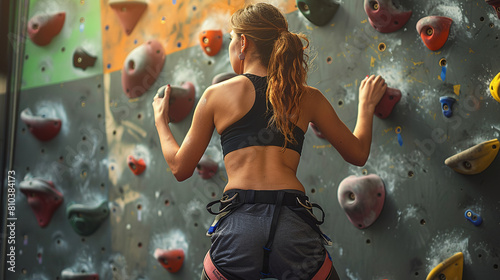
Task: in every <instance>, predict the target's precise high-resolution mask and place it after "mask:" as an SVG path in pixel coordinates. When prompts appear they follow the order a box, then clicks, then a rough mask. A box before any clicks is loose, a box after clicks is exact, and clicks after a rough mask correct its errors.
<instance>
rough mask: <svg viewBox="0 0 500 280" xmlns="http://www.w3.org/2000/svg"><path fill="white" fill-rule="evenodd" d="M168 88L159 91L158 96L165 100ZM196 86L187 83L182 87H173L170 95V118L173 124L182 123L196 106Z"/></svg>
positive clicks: (163, 87)
mask: <svg viewBox="0 0 500 280" xmlns="http://www.w3.org/2000/svg"><path fill="white" fill-rule="evenodd" d="M165 88H166V86H162V87H161V88H159V89H158V92H157V94H158V96H159V97H160V98H163V96H164V94H165ZM194 95H195V90H194V85H193V84H192V83H191V82H185V83H183V84H182V85H181V86H180V87H178V86H172V92H171V93H170V102H169V113H168V117H169V118H170V121H171V122H173V123H177V122H180V121H182V120H183V119H184V118H186V117H187V115H189V113H190V112H191V110H192V109H193V106H194Z"/></svg>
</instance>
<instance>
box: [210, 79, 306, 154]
mask: <svg viewBox="0 0 500 280" xmlns="http://www.w3.org/2000/svg"><path fill="white" fill-rule="evenodd" d="M243 75H244V76H245V77H247V78H248V79H250V81H252V83H253V86H254V87H255V101H254V104H253V106H252V108H251V109H250V111H248V113H246V115H244V116H243V117H242V118H241V119H239V120H238V121H236V122H235V123H233V124H231V125H230V126H229V127H227V128H226V129H225V130H224V131H223V132H222V134H221V138H220V142H221V145H222V153H223V155H224V157H225V156H226V155H227V154H229V153H230V152H232V151H236V150H239V149H243V148H246V147H250V146H279V147H283V144H284V143H285V137H284V135H283V134H282V133H280V132H279V131H278V130H277V129H276V128H275V127H268V123H269V119H270V118H271V116H272V113H273V112H272V109H271V110H270V111H269V112H268V111H267V105H266V90H267V77H259V76H256V75H253V74H243ZM293 136H294V137H295V140H296V141H297V143H296V144H294V143H290V142H288V143H287V144H286V146H285V147H286V148H288V149H292V150H294V151H296V152H298V153H299V154H300V153H301V152H302V145H303V143H304V131H303V130H302V129H300V128H299V127H297V126H295V127H294V129H293Z"/></svg>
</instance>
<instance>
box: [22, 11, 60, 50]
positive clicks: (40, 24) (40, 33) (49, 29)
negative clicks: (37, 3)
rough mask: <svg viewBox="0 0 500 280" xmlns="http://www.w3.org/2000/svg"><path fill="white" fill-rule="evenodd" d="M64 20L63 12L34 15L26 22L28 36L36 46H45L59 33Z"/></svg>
mask: <svg viewBox="0 0 500 280" xmlns="http://www.w3.org/2000/svg"><path fill="white" fill-rule="evenodd" d="M65 20H66V13H65V12H60V13H55V14H41V15H36V16H34V17H32V18H31V19H30V20H29V22H28V36H29V37H30V39H31V41H32V42H33V43H35V44H36V45H38V46H46V45H48V44H50V42H51V41H52V39H53V38H54V37H55V36H57V34H59V32H61V30H62V28H63V25H64V21H65Z"/></svg>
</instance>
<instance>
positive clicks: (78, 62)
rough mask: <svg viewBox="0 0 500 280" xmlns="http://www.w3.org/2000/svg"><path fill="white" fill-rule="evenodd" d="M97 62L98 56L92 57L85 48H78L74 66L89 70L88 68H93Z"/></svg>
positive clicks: (75, 53) (74, 56)
mask: <svg viewBox="0 0 500 280" xmlns="http://www.w3.org/2000/svg"><path fill="white" fill-rule="evenodd" d="M96 60H97V57H96V56H91V55H90V54H88V53H87V52H86V51H85V50H84V49H83V48H80V47H78V48H76V50H75V52H74V53H73V66H75V67H76V68H80V69H82V70H85V69H87V67H92V66H94V64H95V61H96Z"/></svg>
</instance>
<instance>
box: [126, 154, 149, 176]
mask: <svg viewBox="0 0 500 280" xmlns="http://www.w3.org/2000/svg"><path fill="white" fill-rule="evenodd" d="M127 165H128V167H129V168H130V170H132V172H133V173H134V174H135V175H141V174H142V172H144V170H146V162H144V159H142V158H141V159H138V160H137V159H135V158H134V157H133V156H132V155H130V156H128V158H127Z"/></svg>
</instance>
